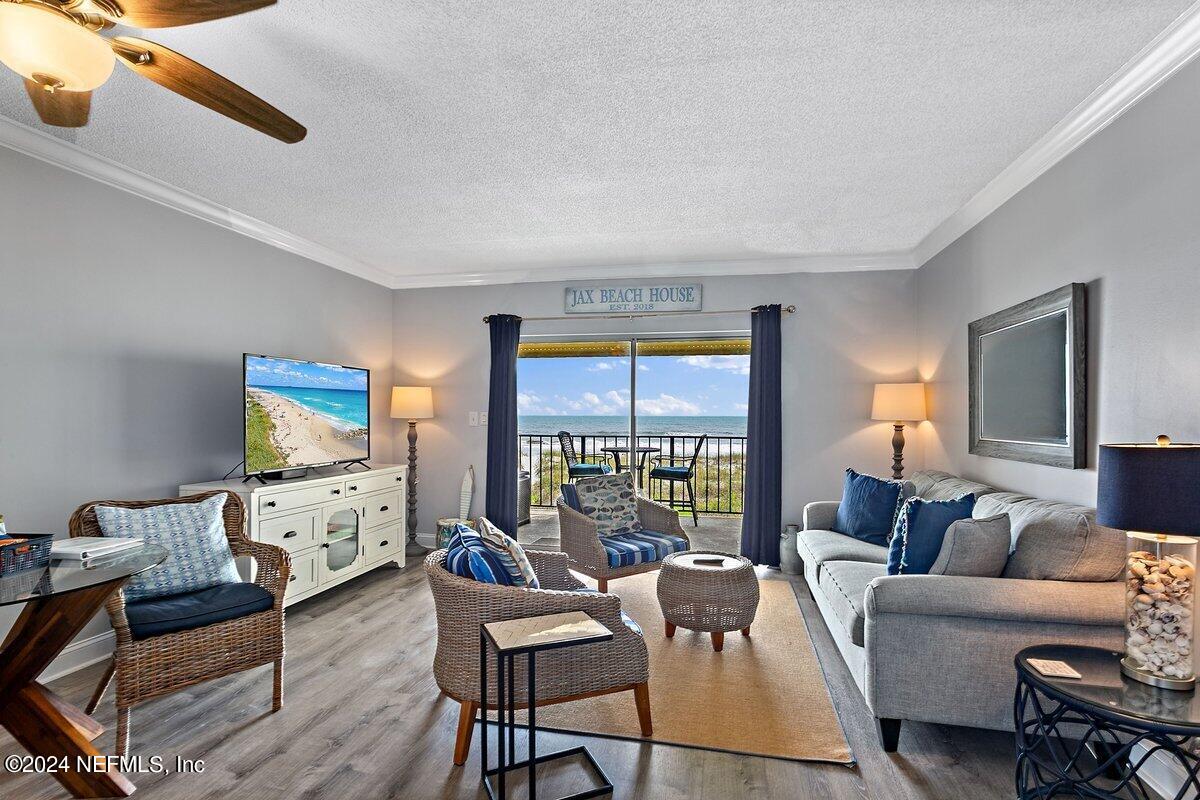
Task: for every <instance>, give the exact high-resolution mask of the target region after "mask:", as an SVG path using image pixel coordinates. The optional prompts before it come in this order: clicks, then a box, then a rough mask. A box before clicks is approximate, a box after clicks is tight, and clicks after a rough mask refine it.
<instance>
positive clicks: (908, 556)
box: [887, 494, 975, 575]
mask: <svg viewBox="0 0 1200 800" xmlns="http://www.w3.org/2000/svg"><path fill="white" fill-rule="evenodd" d="M974 510H975V495H973V494H965V495H963V496H962V497H959V498H956V499H954V500H926V499H925V498H923V497H910V498H909V499H908V500H905V501H904V506H903V507H902V508H901V509H900V514H899V516H897V517H896V530H895V532H894V533H893V534H892V542H891V545H890V546H889V548H888V560H887V574H888V575H927V574H929V570H930V568H931V567H932V566H933V562H935V561H937V557H938V553H940V552H941V550H942V540H943V539H944V538H945V537H946V529H947V528H949V527H950V525H951V523H953V522H956V521H958V520H960V519H970V518H971V514H972V512H973V511H974Z"/></svg>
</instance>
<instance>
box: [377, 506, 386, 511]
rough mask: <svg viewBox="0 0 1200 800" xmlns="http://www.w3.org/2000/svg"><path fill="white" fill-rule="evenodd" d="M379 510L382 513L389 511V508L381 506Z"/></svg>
mask: <svg viewBox="0 0 1200 800" xmlns="http://www.w3.org/2000/svg"><path fill="white" fill-rule="evenodd" d="M379 510H380V511H387V510H388V507H387V506H380V507H379Z"/></svg>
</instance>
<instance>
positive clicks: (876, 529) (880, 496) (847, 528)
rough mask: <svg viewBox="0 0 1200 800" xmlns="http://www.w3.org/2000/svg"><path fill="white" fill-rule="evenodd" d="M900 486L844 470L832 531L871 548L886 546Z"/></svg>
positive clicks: (898, 483) (900, 493)
mask: <svg viewBox="0 0 1200 800" xmlns="http://www.w3.org/2000/svg"><path fill="white" fill-rule="evenodd" d="M902 491H903V484H901V483H900V482H899V481H885V480H883V479H882V478H876V477H875V476H874V475H861V474H859V473H857V472H855V471H854V470H852V469H847V470H846V479H845V481H844V482H843V484H842V502H841V503H839V504H838V510H837V516H836V517H835V518H834V522H833V529H834V530H835V531H837V532H838V533H844V534H846V535H847V536H853V537H854V538H855V539H859V540H861V541H864V542H869V543H871V544H878V545H886V544H887V543H888V538H889V537H890V536H891V533H892V526H893V525H894V523H895V521H896V514H897V512H898V511H899V510H900V500H901V495H902Z"/></svg>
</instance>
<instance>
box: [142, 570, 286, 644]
mask: <svg viewBox="0 0 1200 800" xmlns="http://www.w3.org/2000/svg"><path fill="white" fill-rule="evenodd" d="M274 603H275V598H274V597H273V596H272V595H271V593H270V592H268V591H267V590H266V589H264V588H263V587H261V586H258V585H256V584H253V583H225V584H221V585H220V586H210V587H209V588H207V589H201V590H199V591H196V592H187V593H185V594H177V595H172V596H169V597H153V598H150V599H148V600H138V601H135V602H128V603H126V604H125V618H126V619H127V620H129V632H130V633H131V634H132V635H133V638H134V639H147V638H149V637H151V636H162V635H163V634H165V633H177V632H179V631H190V630H193V629H194V628H202V627H204V626H205V625H212V624H213V623H215V622H225V621H226V620H231V619H238V618H240V617H246V616H249V615H250V614H257V613H258V612H260V611H267V610H268V609H270V608H271V606H272V605H274Z"/></svg>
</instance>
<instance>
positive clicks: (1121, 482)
mask: <svg viewBox="0 0 1200 800" xmlns="http://www.w3.org/2000/svg"><path fill="white" fill-rule="evenodd" d="M1099 472H1100V475H1099V481H1098V483H1099V486H1098V487H1097V508H1096V522H1098V523H1099V524H1101V525H1106V526H1108V527H1110V528H1116V529H1117V530H1124V531H1145V532H1147V533H1165V534H1177V535H1183V536H1200V444H1172V443H1171V440H1170V439H1169V438H1167V437H1166V436H1159V437H1158V441H1157V442H1152V443H1148V444H1102V445H1100V466H1099Z"/></svg>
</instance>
